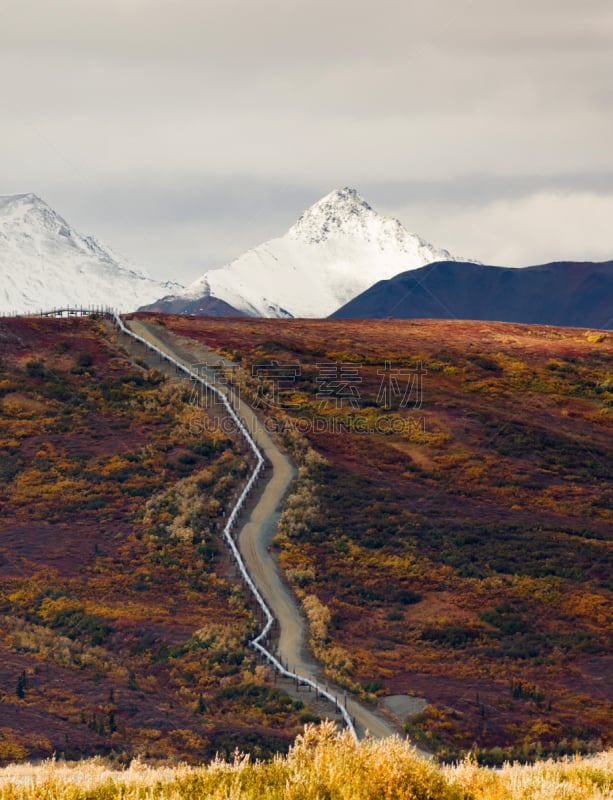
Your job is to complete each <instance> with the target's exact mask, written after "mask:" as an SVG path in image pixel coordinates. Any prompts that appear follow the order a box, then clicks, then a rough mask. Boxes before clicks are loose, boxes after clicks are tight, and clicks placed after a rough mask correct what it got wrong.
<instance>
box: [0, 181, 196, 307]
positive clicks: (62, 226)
mask: <svg viewBox="0 0 613 800" xmlns="http://www.w3.org/2000/svg"><path fill="white" fill-rule="evenodd" d="M180 288H182V287H181V285H180V284H178V283H173V282H168V283H161V282H159V281H155V280H153V279H151V278H150V277H149V276H148V275H146V274H145V273H144V272H142V271H140V270H137V269H135V268H134V267H132V265H130V264H129V263H128V262H127V261H125V260H124V259H122V258H121V257H120V256H118V255H116V254H115V253H113V252H112V250H111V249H110V248H108V247H106V246H105V245H104V244H102V242H100V241H99V240H98V239H96V238H94V237H93V236H82V235H81V234H80V233H77V231H76V230H74V228H72V227H71V226H70V225H69V224H68V223H67V222H66V220H65V219H63V218H62V217H61V216H60V215H59V214H57V213H56V212H55V211H54V210H53V209H52V208H50V207H49V206H48V205H47V204H46V203H45V202H44V201H43V200H41V199H40V197H37V196H36V195H35V194H17V195H9V196H5V197H0V313H9V314H10V313H13V312H17V313H27V312H32V311H38V310H40V309H50V308H57V307H58V306H66V305H70V306H86V307H89V306H112V307H113V308H117V309H119V310H120V311H133V310H134V309H135V308H138V306H139V305H142V304H143V303H146V302H150V301H151V300H154V299H155V298H156V297H160V296H161V295H162V294H164V293H168V292H169V291H177V290H178V289H180Z"/></svg>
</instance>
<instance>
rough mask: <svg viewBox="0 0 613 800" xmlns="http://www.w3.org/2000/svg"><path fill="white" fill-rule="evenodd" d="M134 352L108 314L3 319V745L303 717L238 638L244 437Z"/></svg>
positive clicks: (131, 749) (69, 746) (183, 753)
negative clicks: (233, 532)
mask: <svg viewBox="0 0 613 800" xmlns="http://www.w3.org/2000/svg"><path fill="white" fill-rule="evenodd" d="M142 356H143V353H142V350H141V351H140V357H142ZM140 357H139V354H138V352H137V353H136V357H135V355H134V354H130V353H128V352H127V351H125V350H122V349H121V347H120V344H119V343H118V342H117V341H115V337H114V334H113V332H112V329H111V328H110V326H109V325H108V324H107V323H104V322H102V321H96V320H92V319H34V318H30V319H2V320H0V763H6V762H8V761H13V760H21V759H24V758H40V757H50V756H51V755H52V754H53V753H56V754H57V755H58V756H60V755H62V754H63V755H65V756H66V757H71V758H74V757H79V756H82V755H91V754H98V753H102V754H114V755H115V756H117V757H119V758H124V759H129V758H132V757H134V756H137V755H140V756H143V757H146V758H151V759H155V758H162V759H168V760H177V759H180V760H187V761H190V762H200V761H201V760H202V759H204V758H206V757H211V756H213V755H214V754H215V753H216V752H220V753H222V754H228V755H229V754H231V753H233V752H234V749H235V748H236V747H239V748H240V749H241V750H247V751H251V752H252V753H253V754H254V755H258V756H263V755H268V754H270V753H272V752H276V751H278V750H279V749H280V750H285V749H287V746H288V745H289V742H290V741H291V740H292V739H293V737H294V736H295V735H296V733H297V732H298V731H299V730H301V729H302V722H301V719H300V717H301V716H302V718H303V719H302V721H304V719H305V718H306V719H310V718H311V717H310V716H309V715H308V714H307V711H306V709H301V703H300V702H299V701H295V700H293V699H292V698H290V697H289V696H288V695H287V694H286V693H285V692H284V691H282V690H281V689H280V688H278V687H275V686H274V684H272V683H271V682H270V681H269V680H267V675H266V671H265V670H264V669H263V668H262V667H259V666H257V665H256V663H255V662H254V660H253V657H252V656H251V655H250V653H249V651H248V649H247V648H246V647H245V639H246V637H247V635H248V634H249V633H251V632H252V631H253V630H254V629H255V626H256V620H255V618H254V616H253V613H252V612H251V611H250V610H249V604H248V598H247V597H246V595H245V592H244V590H243V588H242V585H241V584H239V583H238V581H237V578H236V575H235V573H234V569H233V568H232V567H231V566H230V565H229V563H228V557H227V555H226V548H225V546H224V545H223V544H222V541H221V538H220V530H221V527H222V523H223V519H224V516H223V515H224V513H225V512H226V511H227V508H228V506H229V504H230V502H231V500H232V494H233V493H234V492H235V491H237V489H238V488H239V487H240V485H241V483H242V481H243V480H244V476H245V474H246V471H247V466H248V465H247V462H246V459H245V454H244V452H241V450H240V448H239V447H238V445H237V443H236V442H234V441H232V440H231V439H230V438H228V437H227V436H226V435H225V434H224V433H223V432H222V431H221V430H218V429H216V428H215V426H214V425H211V426H209V427H208V428H207V430H206V431H202V430H199V431H197V432H194V431H193V430H191V429H190V424H189V423H190V419H191V417H190V414H191V413H192V408H191V406H190V405H189V404H186V402H184V401H185V397H186V395H189V391H188V389H189V387H187V388H186V384H184V383H183V384H177V383H173V382H172V381H165V380H164V378H163V376H162V375H161V374H160V373H159V372H157V371H156V370H154V369H151V368H148V367H147V364H145V363H144V362H142V361H140Z"/></svg>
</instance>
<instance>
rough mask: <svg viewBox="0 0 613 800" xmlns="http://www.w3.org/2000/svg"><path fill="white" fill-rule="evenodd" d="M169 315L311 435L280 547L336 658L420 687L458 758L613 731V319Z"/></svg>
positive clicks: (596, 740) (325, 648) (272, 414)
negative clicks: (523, 321)
mask: <svg viewBox="0 0 613 800" xmlns="http://www.w3.org/2000/svg"><path fill="white" fill-rule="evenodd" d="M143 318H144V319H147V318H148V319H150V320H151V319H152V318H154V317H152V316H149V317H146V316H144V315H143ZM160 321H162V322H163V324H164V325H165V326H166V328H167V329H169V330H172V331H173V332H175V333H177V334H179V335H181V336H184V337H190V338H193V339H196V340H199V341H203V342H206V344H208V345H210V346H211V347H213V348H216V349H218V350H220V351H222V352H224V354H225V355H226V356H229V357H231V358H232V359H233V360H234V361H235V362H236V364H237V365H242V367H243V368H244V369H243V370H239V371H237V372H236V374H235V375H234V379H235V380H237V381H241V382H242V390H243V392H244V393H245V394H246V395H247V396H251V398H252V399H253V403H254V405H255V406H257V407H258V408H259V410H260V413H266V414H267V416H268V418H269V424H270V426H271V427H272V428H275V429H276V430H277V431H278V435H279V439H280V440H281V441H284V442H285V444H286V445H287V446H288V447H289V448H291V449H292V450H293V452H294V453H295V454H298V455H300V453H302V454H304V453H305V451H306V452H307V456H306V457H304V455H303V456H302V461H303V466H302V469H301V474H300V478H299V481H298V483H297V485H296V487H295V488H294V492H293V495H292V496H291V497H290V498H289V499H288V502H287V504H286V509H285V512H284V516H283V519H282V524H281V527H280V531H279V534H278V537H277V548H278V557H279V562H280V564H281V565H282V567H283V569H284V570H285V574H286V576H287V579H288V581H289V582H290V583H291V585H292V586H293V588H294V591H295V593H296V595H297V597H298V598H300V599H301V601H302V602H303V605H304V607H305V610H306V612H307V614H308V616H309V619H310V621H311V635H312V644H313V647H314V649H315V650H316V652H317V654H318V655H319V657H320V658H321V659H322V660H323V662H324V663H325V665H326V668H327V669H328V671H329V672H330V674H331V675H333V676H334V677H335V678H336V679H337V680H341V681H343V682H344V683H345V685H347V686H349V687H351V688H354V689H356V690H360V691H362V692H363V693H365V694H370V695H378V696H382V695H383V696H384V695H387V694H398V693H410V694H415V695H418V696H422V697H425V698H426V699H427V701H428V705H427V706H426V708H425V709H424V711H423V712H422V713H421V714H419V715H416V716H413V717H411V718H409V719H407V721H406V727H407V730H408V731H409V733H410V734H411V736H412V737H414V738H416V739H417V740H419V741H420V742H422V743H424V744H426V745H429V746H430V747H432V748H434V749H435V750H437V751H438V752H439V753H440V754H441V755H442V756H443V757H448V758H455V757H457V756H458V755H459V754H460V753H461V752H463V751H466V750H467V749H471V748H472V750H473V752H474V753H475V754H476V755H477V756H478V758H479V759H480V760H481V761H483V762H484V763H499V762H500V761H502V760H504V759H505V758H514V757H520V758H525V759H531V758H534V757H536V756H538V755H541V754H547V753H550V754H554V755H555V754H564V753H571V752H576V751H590V750H593V749H597V748H600V747H601V746H602V745H603V744H609V745H610V744H611V742H612V741H613V684H612V683H611V680H610V675H611V673H612V672H613V656H612V655H611V643H612V633H613V603H612V599H613V579H612V574H611V562H612V552H611V548H612V531H613V435H612V433H613V368H612V355H613V336H612V335H611V333H608V332H603V331H589V330H582V329H569V328H552V327H546V326H538V325H519V324H508V323H507V324H505V323H494V322H491V323H490V322H465V321H444V320H435V321H423V320H403V321H400V320H380V321H372V320H368V321H360V320H357V321H355V320H350V321H348V320H254V319H231V320H229V319H203V318H198V317H164V319H163V320H160ZM281 367H284V368H286V369H285V372H283V370H281V371H280V368H281ZM288 367H289V368H291V369H289V370H288V369H287V368H288ZM292 370H293V371H292ZM281 374H282V375H283V376H284V379H283V380H280V379H279V375H281ZM307 445H308V448H307Z"/></svg>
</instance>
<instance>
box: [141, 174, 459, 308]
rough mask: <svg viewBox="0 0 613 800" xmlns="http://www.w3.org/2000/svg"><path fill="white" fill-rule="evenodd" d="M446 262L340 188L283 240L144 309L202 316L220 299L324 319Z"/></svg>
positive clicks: (442, 253) (445, 255)
mask: <svg viewBox="0 0 613 800" xmlns="http://www.w3.org/2000/svg"><path fill="white" fill-rule="evenodd" d="M452 257H453V256H451V254H450V253H449V252H448V251H447V250H441V249H440V248H437V247H434V246H433V245H431V244H428V243H427V242H425V241H424V240H423V239H421V238H420V237H419V236H417V235H415V234H413V233H409V232H408V231H407V230H405V228H404V227H403V226H402V225H401V223H400V222H399V221H398V220H396V219H391V218H389V217H384V216H381V215H380V214H378V213H377V212H376V211H374V210H373V209H372V208H371V206H370V205H369V204H368V203H367V202H366V201H365V200H364V198H363V197H361V196H360V195H359V194H358V193H357V192H356V191H355V189H349V188H345V189H338V190H337V191H334V192H331V193H330V194H328V195H326V196H325V197H324V198H322V199H321V200H319V201H318V202H317V203H315V205H313V206H311V207H310V208H309V209H307V210H306V211H305V212H304V214H302V216H301V217H300V219H299V220H298V221H297V222H296V224H295V225H293V226H292V227H291V228H290V229H289V231H288V232H287V233H286V234H285V235H284V236H282V237H280V238H277V239H272V240H271V241H269V242H265V243H264V244H261V245H259V246H258V247H256V248H254V249H253V250H249V251H248V252H246V253H244V254H243V255H242V256H240V258H237V259H236V260H235V261H233V262H232V263H230V264H228V265H227V266H225V267H222V268H221V269H215V270H209V271H207V272H205V273H204V275H202V277H200V278H199V279H198V280H197V281H195V282H194V283H193V284H192V285H191V286H189V287H188V288H187V289H185V290H184V291H182V292H179V293H176V294H174V295H171V296H169V297H164V298H162V299H161V300H159V301H157V302H155V303H152V304H150V305H147V306H145V308H144V309H143V310H148V311H161V312H167V313H178V314H205V315H208V314H210V313H211V309H216V310H218V311H219V309H220V306H219V301H223V303H226V304H227V305H228V306H230V307H231V308H232V309H234V310H235V311H238V312H240V313H242V314H247V315H249V316H256V317H326V316H328V315H330V314H332V313H333V312H334V311H335V310H336V309H337V308H338V307H339V306H340V305H342V304H343V303H346V302H347V301H349V300H351V299H352V298H353V297H355V296H356V295H358V294H360V292H363V291H364V290H365V289H367V288H368V287H369V286H371V285H372V284H373V283H375V282H376V281H378V280H381V279H382V278H391V277H392V276H393V275H396V274H397V273H398V272H400V271H404V270H406V269H415V268H418V267H422V266H423V265H424V264H428V263H430V262H432V261H440V260H441V259H450V258H452ZM213 301H216V302H215V303H213Z"/></svg>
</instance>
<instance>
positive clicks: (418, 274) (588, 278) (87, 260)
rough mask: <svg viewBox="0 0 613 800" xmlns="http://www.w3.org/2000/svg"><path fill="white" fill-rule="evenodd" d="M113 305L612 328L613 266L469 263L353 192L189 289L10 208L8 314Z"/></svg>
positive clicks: (65, 227) (1, 260) (14, 205)
mask: <svg viewBox="0 0 613 800" xmlns="http://www.w3.org/2000/svg"><path fill="white" fill-rule="evenodd" d="M66 305H73V306H112V307H114V308H117V309H119V310H120V311H134V310H136V309H138V308H140V309H141V310H147V311H157V312H161V313H174V314H197V315H204V316H243V315H246V316H255V317H326V316H333V317H340V318H342V317H353V318H356V317H364V318H383V317H397V318H433V319H436V318H450V319H453V318H458V319H475V320H477V319H481V320H500V321H508V322H527V323H530V322H532V323H542V324H550V325H576V326H583V327H597V328H608V327H613V262H612V261H609V262H604V263H600V264H598V263H591V262H568V261H564V262H558V263H553V264H544V265H541V266H534V267H524V268H507V267H496V266H485V265H483V264H480V263H478V262H474V261H465V260H463V259H459V258H457V257H454V256H452V255H451V254H450V253H449V252H448V251H447V250H442V249H440V248H437V247H435V246H434V245H431V244H428V243H427V242H425V241H424V240H423V239H421V238H420V237H419V236H417V235H416V234H413V233H409V232H408V231H407V230H406V229H405V228H404V227H403V226H402V224H401V223H400V222H399V221H398V220H396V219H391V218H389V217H384V216H381V215H380V214H378V213H377V212H376V211H374V210H373V209H372V208H371V206H370V205H369V204H368V203H367V202H366V201H365V200H364V198H362V197H361V196H360V195H359V194H358V193H357V192H356V191H355V189H349V188H345V189H338V190H336V191H334V192H331V193H330V194H328V195H326V196H325V197H324V198H322V199H321V200H319V201H318V202H317V203H315V204H314V205H313V206H311V207H310V208H308V209H307V210H306V211H305V212H304V213H303V214H302V216H301V217H300V218H299V219H298V221H297V222H296V223H295V225H293V226H292V227H291V228H290V229H289V231H288V232H287V233H286V234H285V235H284V236H281V237H279V238H277V239H272V240H270V241H268V242H265V243H264V244H261V245H259V246H258V247H255V248H254V249H252V250H249V251H248V252H246V253H244V254H243V255H242V256H240V257H239V258H237V259H236V260H235V261H233V262H231V263H230V264H228V265H227V266H225V267H222V268H221V269H216V270H208V271H207V272H205V273H204V274H203V275H202V276H201V277H200V278H199V279H198V280H196V281H195V282H194V283H193V284H192V285H191V286H189V287H188V288H184V287H182V286H181V285H180V284H178V283H173V282H168V283H162V282H159V281H155V280H153V279H152V278H150V277H149V276H148V275H147V274H146V273H144V272H143V271H141V270H137V269H136V268H134V267H133V266H132V265H131V264H130V263H129V262H127V261H126V260H125V259H122V258H121V257H119V256H117V255H116V254H115V253H113V252H112V250H110V248H108V247H107V246H105V245H103V244H102V243H101V242H100V241H99V240H98V239H96V238H94V237H92V236H83V235H81V234H80V233H78V232H77V231H76V230H75V229H74V228H72V227H71V226H70V225H69V224H68V223H67V222H66V220H65V219H63V218H62V217H61V216H60V215H59V214H57V213H56V212H55V211H54V210H53V209H51V208H50V207H49V206H48V205H47V204H46V203H45V202H44V201H43V200H41V199H40V198H39V197H37V196H36V195H34V194H19V195H11V196H7V197H0V313H13V312H17V313H24V312H25V313H27V312H32V311H38V310H40V309H50V308H54V307H58V306H66Z"/></svg>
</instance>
